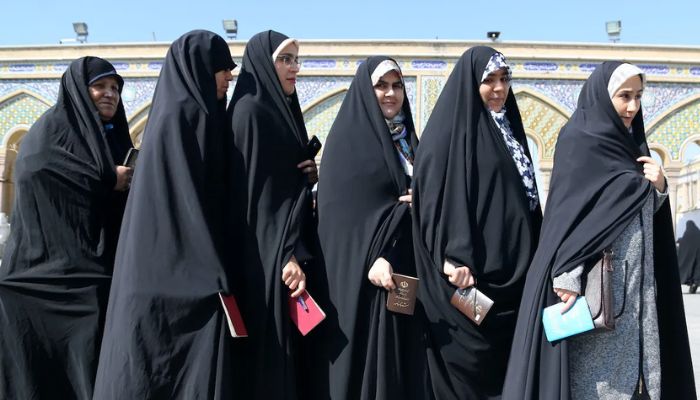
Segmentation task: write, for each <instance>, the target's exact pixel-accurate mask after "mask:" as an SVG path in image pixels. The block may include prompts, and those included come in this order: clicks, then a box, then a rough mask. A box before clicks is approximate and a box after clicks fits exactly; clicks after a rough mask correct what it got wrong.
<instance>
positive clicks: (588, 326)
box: [542, 296, 593, 343]
mask: <svg viewBox="0 0 700 400" xmlns="http://www.w3.org/2000/svg"><path fill="white" fill-rule="evenodd" d="M563 308H564V303H557V304H555V305H553V306H549V307H547V308H545V309H544V310H543V311H542V324H543V325H544V333H545V335H546V336H547V340H549V342H550V343H551V342H554V341H557V340H561V339H565V338H567V337H570V336H573V335H578V334H579V333H583V332H588V331H590V330H593V318H592V317H591V311H590V310H589V309H588V303H587V302H586V297H585V296H579V297H578V298H577V299H576V302H575V303H574V305H573V307H571V309H569V310H568V311H567V312H565V313H564V314H562V313H561V310H562V309H563Z"/></svg>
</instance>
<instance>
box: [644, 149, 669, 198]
mask: <svg viewBox="0 0 700 400" xmlns="http://www.w3.org/2000/svg"><path fill="white" fill-rule="evenodd" d="M637 161H638V162H641V163H644V177H645V178H647V179H648V180H649V181H650V182H651V183H652V184H654V187H655V188H656V190H658V191H659V192H661V193H663V192H664V191H665V190H666V177H665V176H664V170H663V168H661V166H660V165H659V164H658V163H657V162H656V160H654V159H653V158H651V157H647V156H644V157H639V158H638V159H637Z"/></svg>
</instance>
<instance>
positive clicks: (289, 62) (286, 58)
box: [277, 54, 301, 68]
mask: <svg viewBox="0 0 700 400" xmlns="http://www.w3.org/2000/svg"><path fill="white" fill-rule="evenodd" d="M277 59H278V60H279V61H282V63H284V65H286V66H287V67H291V66H295V67H299V68H301V61H299V57H292V56H290V55H286V54H283V55H281V56H277Z"/></svg>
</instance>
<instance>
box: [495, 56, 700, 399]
mask: <svg viewBox="0 0 700 400" xmlns="http://www.w3.org/2000/svg"><path fill="white" fill-rule="evenodd" d="M644 85H645V78H644V73H643V72H642V70H640V69H639V68H637V67H635V66H633V65H631V64H626V63H620V62H605V63H603V64H602V65H600V66H599V67H598V68H597V69H596V70H595V71H594V72H593V74H591V76H590V77H589V78H588V80H587V81H586V83H585V84H584V86H583V89H582V91H581V94H580V96H579V100H578V107H577V109H576V111H575V112H574V114H573V115H572V116H571V119H570V120H569V122H568V123H567V124H566V125H565V126H564V127H563V128H562V130H561V132H560V134H559V139H558V142H557V147H556V152H555V161H554V169H553V171H552V181H551V187H550V193H549V198H548V202H547V211H546V215H545V220H544V223H543V226H542V235H541V242H540V243H541V244H540V246H539V248H538V249H537V252H536V254H535V257H534V260H533V263H532V267H531V270H530V272H529V273H528V277H527V282H526V285H525V292H524V295H523V301H522V306H521V308H520V314H519V317H518V325H517V330H516V335H515V341H514V344H513V347H514V348H517V349H521V350H522V351H519V352H517V353H513V355H512V356H511V360H510V364H509V369H508V376H507V379H506V388H505V390H504V398H506V399H519V400H520V399H533V400H534V399H550V398H562V399H567V398H572V399H592V398H595V399H597V398H601V399H629V398H640V399H644V398H647V399H649V398H651V399H660V398H665V399H694V398H695V387H694V382H693V372H692V366H691V362H690V352H689V347H688V336H687V329H686V324H685V316H684V312H683V302H682V299H681V293H680V282H679V277H678V267H677V261H676V253H675V245H674V240H673V230H672V225H671V215H670V207H669V205H668V201H667V194H666V193H667V187H666V180H665V178H664V175H663V170H662V169H661V167H660V166H659V165H658V164H657V163H656V162H655V161H654V160H653V159H652V158H651V157H649V148H648V146H647V143H646V136H645V132H644V120H643V117H642V112H641V98H642V92H643V90H644ZM604 249H611V250H612V254H613V257H612V266H613V272H612V285H613V289H612V291H613V314H614V315H615V317H616V320H615V329H614V331H595V332H592V333H588V334H585V335H578V336H573V337H570V338H567V339H565V340H562V341H559V342H555V343H552V344H550V343H548V342H547V341H546V339H545V336H544V335H543V328H542V322H541V315H542V309H543V308H544V307H547V306H549V305H552V304H554V303H556V302H557V301H558V300H561V301H563V302H566V303H567V304H566V307H569V306H571V305H572V304H573V302H574V301H575V300H576V297H577V296H578V295H579V294H581V291H582V288H583V287H584V282H582V280H583V278H582V277H585V272H586V271H587V269H586V268H584V265H589V261H595V260H596V259H599V258H600V257H601V255H602V252H603V250H604ZM633 396H634V397H633Z"/></svg>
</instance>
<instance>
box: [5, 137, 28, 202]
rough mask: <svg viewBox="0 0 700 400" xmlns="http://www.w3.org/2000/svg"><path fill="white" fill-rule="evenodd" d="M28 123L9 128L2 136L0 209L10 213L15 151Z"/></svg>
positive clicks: (12, 196)
mask: <svg viewBox="0 0 700 400" xmlns="http://www.w3.org/2000/svg"><path fill="white" fill-rule="evenodd" d="M28 131H29V125H20V126H16V127H14V128H13V129H11V130H10V131H9V132H8V133H7V134H6V135H5V136H4V137H3V142H2V148H1V150H0V211H2V212H4V213H5V214H8V215H9V214H10V211H12V204H13V202H14V197H15V184H14V171H15V161H16V160H17V152H18V151H19V145H20V143H21V141H22V139H23V138H24V135H26V134H27V132H28Z"/></svg>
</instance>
